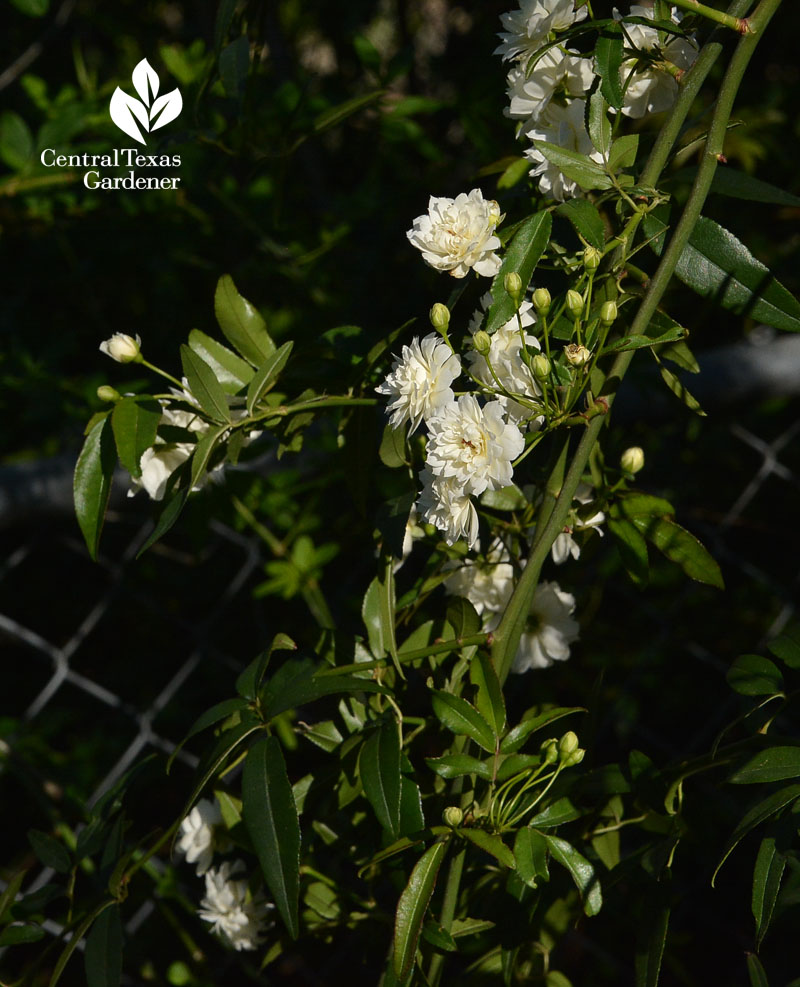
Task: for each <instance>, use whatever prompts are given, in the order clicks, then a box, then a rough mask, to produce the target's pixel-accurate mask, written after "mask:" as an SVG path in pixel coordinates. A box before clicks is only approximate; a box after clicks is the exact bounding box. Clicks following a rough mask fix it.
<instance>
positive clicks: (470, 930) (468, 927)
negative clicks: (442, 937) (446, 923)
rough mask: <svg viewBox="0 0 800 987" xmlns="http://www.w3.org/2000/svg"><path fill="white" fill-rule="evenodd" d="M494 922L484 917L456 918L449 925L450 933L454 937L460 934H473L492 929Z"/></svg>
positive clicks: (459, 936) (458, 936) (457, 937)
mask: <svg viewBox="0 0 800 987" xmlns="http://www.w3.org/2000/svg"><path fill="white" fill-rule="evenodd" d="M494 927H495V923H494V922H492V921H490V920H489V919H486V918H456V919H453V924H452V925H451V926H450V934H451V935H452V937H453V938H454V939H460V938H461V937H462V936H475V935H478V933H480V932H488V931H489V929H493V928H494Z"/></svg>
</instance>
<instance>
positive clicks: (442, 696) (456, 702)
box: [431, 692, 496, 754]
mask: <svg viewBox="0 0 800 987" xmlns="http://www.w3.org/2000/svg"><path fill="white" fill-rule="evenodd" d="M431 704H432V705H433V712H434V713H435V714H436V716H437V718H438V719H439V720H440V722H441V723H443V724H444V726H446V727H447V729H448V730H451V731H452V732H453V733H455V734H458V735H466V736H467V737H471V738H472V739H473V740H474V741H475V743H476V744H478V745H479V746H480V747H482V748H483V749H484V750H485V751H488V752H489V753H490V754H493V753H494V751H495V745H496V741H495V736H494V733H493V731H492V728H491V727H490V726H489V724H488V723H487V722H486V720H485V719H484V718H483V716H481V714H480V713H479V712H478V711H477V709H475V707H474V706H473V705H472V704H471V703H468V702H467V701H466V699H462V698H461V697H460V696H453V695H451V694H450V693H449V692H433V693H432V694H431Z"/></svg>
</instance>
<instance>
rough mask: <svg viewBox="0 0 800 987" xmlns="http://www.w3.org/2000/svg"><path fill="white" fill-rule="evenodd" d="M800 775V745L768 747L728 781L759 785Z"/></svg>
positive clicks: (738, 783) (736, 783) (737, 783)
mask: <svg viewBox="0 0 800 987" xmlns="http://www.w3.org/2000/svg"><path fill="white" fill-rule="evenodd" d="M798 777H800V747H767V748H766V750H763V751H759V752H758V754H756V755H754V756H753V757H751V758H750V760H749V761H747V762H746V763H745V764H744V765H743V766H742V767H741V768H739V769H738V770H737V771H735V772H734V773H733V774H732V775H731V776H730V778H729V779H728V781H731V782H733V784H734V785H758V784H765V783H767V782H771V781H786V779H787V778H798Z"/></svg>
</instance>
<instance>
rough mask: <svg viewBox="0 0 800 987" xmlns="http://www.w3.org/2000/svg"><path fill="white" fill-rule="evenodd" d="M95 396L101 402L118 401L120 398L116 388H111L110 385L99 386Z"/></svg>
mask: <svg viewBox="0 0 800 987" xmlns="http://www.w3.org/2000/svg"><path fill="white" fill-rule="evenodd" d="M97 396H98V397H99V398H100V400H101V401H119V399H120V398H121V397H122V395H121V394H120V393H119V391H118V390H117V389H116V387H112V386H111V385H110V384H101V385H100V387H98V388H97Z"/></svg>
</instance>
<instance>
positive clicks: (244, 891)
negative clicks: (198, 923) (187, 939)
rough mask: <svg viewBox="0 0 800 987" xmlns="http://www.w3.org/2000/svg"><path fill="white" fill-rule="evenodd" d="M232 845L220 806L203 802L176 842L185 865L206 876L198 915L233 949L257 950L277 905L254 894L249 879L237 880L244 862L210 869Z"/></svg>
mask: <svg viewBox="0 0 800 987" xmlns="http://www.w3.org/2000/svg"><path fill="white" fill-rule="evenodd" d="M231 846H232V844H231V841H230V839H229V838H228V835H227V832H226V831H225V827H224V826H223V825H222V813H221V811H220V807H219V805H218V803H217V802H216V801H214V802H210V801H209V800H208V799H200V801H199V802H198V803H197V805H195V806H194V807H193V809H192V810H191V812H190V813H189V815H188V816H186V818H185V819H184V820H183V822H182V823H181V825H180V829H179V831H178V840H177V843H176V848H177V850H178V852H179V853H182V854H183V855H184V856H185V858H186V862H187V863H189V864H196V865H197V867H196V873H197V875H198V876H205V884H206V893H205V897H204V898H203V900H202V901H201V902H200V908H199V909H198V914H199V915H200V918H202V919H203V920H204V921H206V922H210V923H211V927H212V931H213V932H215V933H217V935H219V936H221V937H222V938H223V939H224V940H225V941H226V942H227V943H228V945H230V946H231V947H232V948H233V949H235V950H243V949H256V947H257V946H259V945H260V944H261V943H262V942H263V936H264V932H265V931H266V929H267V927H268V918H269V913H270V911H272V908H273V907H274V906H273V905H271V904H269V903H268V902H267V901H265V900H264V899H263V898H262V897H261V896H260V895H252V894H251V892H250V889H249V887H248V882H247V880H246V879H242V878H237V879H234V876H233V875H234V874H237V873H239V872H240V871H241V870H242V869H243V868H244V866H245V865H244V863H243V861H241V860H236V861H234V862H233V863H231V862H230V861H224V862H223V863H222V864H220V866H219V867H216V868H214V867H212V866H211V861H212V859H213V856H214V853H225V852H226V851H227V850H229V849H230V848H231Z"/></svg>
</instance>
